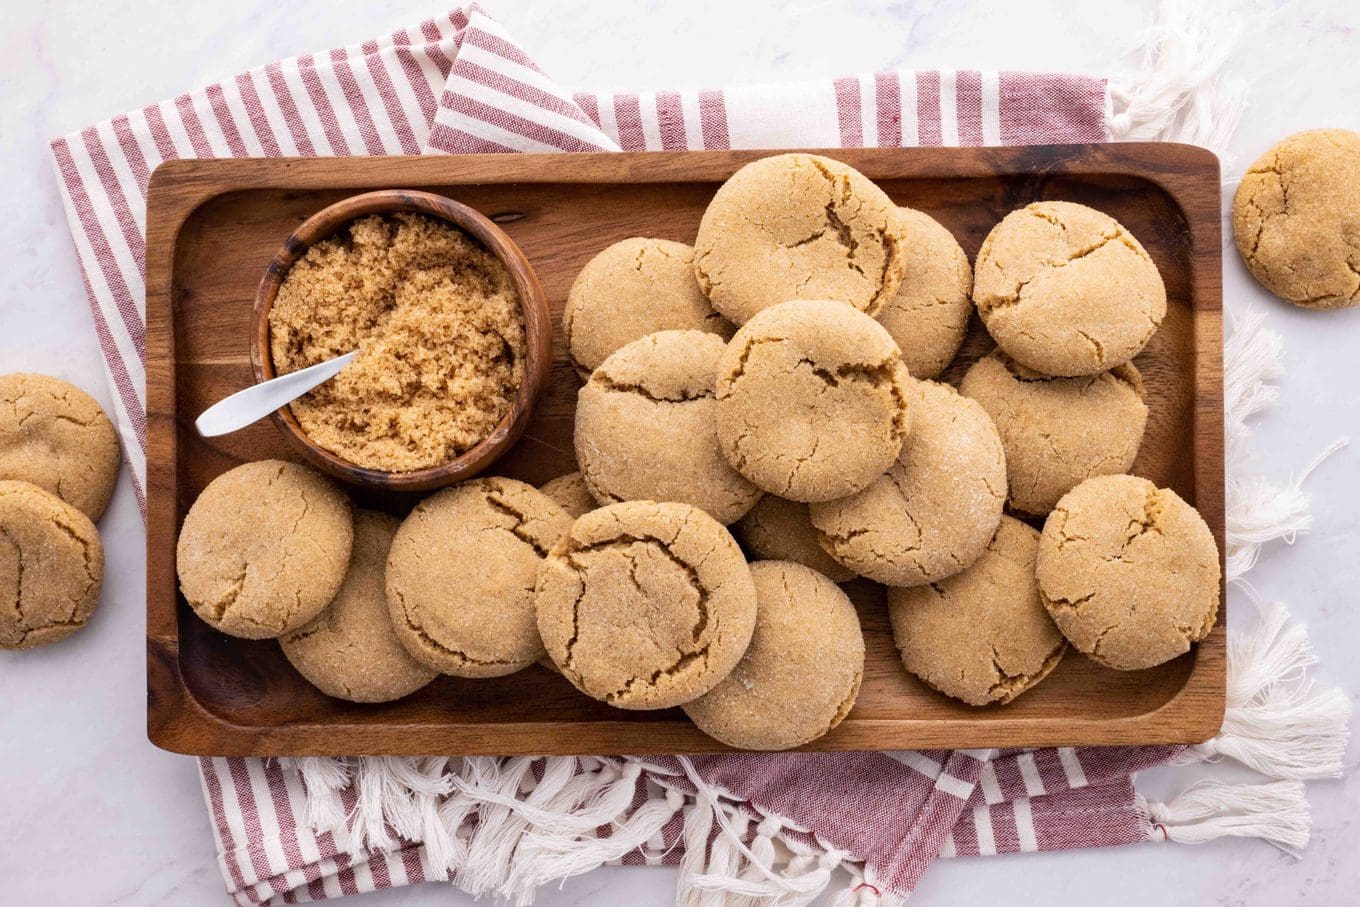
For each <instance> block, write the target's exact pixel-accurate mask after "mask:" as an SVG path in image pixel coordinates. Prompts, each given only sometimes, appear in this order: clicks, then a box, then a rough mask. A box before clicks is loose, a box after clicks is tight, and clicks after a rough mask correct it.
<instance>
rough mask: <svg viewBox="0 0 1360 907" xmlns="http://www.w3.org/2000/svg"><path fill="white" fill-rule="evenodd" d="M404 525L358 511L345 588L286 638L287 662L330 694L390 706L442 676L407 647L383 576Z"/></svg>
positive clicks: (282, 645)
mask: <svg viewBox="0 0 1360 907" xmlns="http://www.w3.org/2000/svg"><path fill="white" fill-rule="evenodd" d="M399 525H400V521H399V520H397V518H396V517H392V516H388V515H387V514H385V513H375V512H373V511H371V510H357V511H355V513H354V544H353V547H352V550H351V553H350V558H349V569H348V571H346V573H345V581H344V583H343V584H342V585H341V586H340V591H339V592H338V593H337V594H336V596H335V598H334V599H332V600H331V603H330V604H329V605H327V606H326V607H325V609H324V610H323V611H322V612H321V613H320V614H318V615H317V616H316V617H314V618H312V620H311V622H310V623H308V624H306V625H305V626H302V627H299V628H298V629H296V630H293V631H291V632H289V633H285V634H283V635H282V636H280V637H279V646H280V648H282V649H283V654H284V655H285V656H286V657H287V658H288V661H289V662H290V663H291V664H292V665H293V667H294V668H296V669H297V671H298V673H299V674H301V675H302V676H303V677H305V678H307V680H308V682H310V683H311V684H312V686H314V687H316V688H317V689H318V690H320V691H321V692H323V693H325V694H326V695H327V696H333V697H335V698H336V699H344V700H348V701H349V702H390V701H391V700H393V699H400V698H401V697H403V696H407V695H409V694H411V693H414V692H415V691H416V690H419V689H420V688H421V687H423V686H425V685H426V684H428V683H429V682H430V681H431V680H434V679H435V677H437V676H439V672H438V671H435V670H433V669H432V668H428V667H426V666H425V665H423V664H421V663H420V662H418V661H416V660H415V659H414V658H412V657H411V655H410V653H408V652H407V651H406V649H405V648H403V647H402V645H401V643H400V642H399V641H398V640H397V634H396V631H395V630H393V628H392V616H391V615H390V614H389V613H388V609H387V597H386V595H385V593H384V591H383V577H384V575H385V574H386V572H387V554H388V551H389V549H391V547H392V538H393V536H395V535H396V534H397V527H398V526H399Z"/></svg>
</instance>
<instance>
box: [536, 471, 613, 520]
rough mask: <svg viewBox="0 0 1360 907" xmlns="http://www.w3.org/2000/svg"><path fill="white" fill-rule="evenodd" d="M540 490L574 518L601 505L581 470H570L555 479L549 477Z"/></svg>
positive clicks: (539, 487)
mask: <svg viewBox="0 0 1360 907" xmlns="http://www.w3.org/2000/svg"><path fill="white" fill-rule="evenodd" d="M538 490H539V491H541V492H543V493H544V494H546V495H547V496H548V497H550V498H552V501H553V503H554V504H556V505H557V506H558V507H561V508H562V509H563V510H565V511H566V512H567V516H569V517H571V518H572V519H573V520H574V519H576V518H577V517H578V516H585V515H586V514H587V513H589V512H590V511H592V510H594V509H595V508H596V507H598V506H600V505H599V502H598V501H596V500H595V496H594V495H593V494H591V493H590V488H589V487H588V486H587V485H586V479H585V476H583V475H581V473H579V472H569V473H567V474H565V475H560V476H558V477H557V478H555V479H549V480H548V481H546V482H544V483H543V484H542V485H540V486H538Z"/></svg>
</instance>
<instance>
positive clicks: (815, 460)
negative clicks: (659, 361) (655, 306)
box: [717, 300, 910, 503]
mask: <svg viewBox="0 0 1360 907" xmlns="http://www.w3.org/2000/svg"><path fill="white" fill-rule="evenodd" d="M717 374H718V380H717V395H718V407H717V412H718V440H719V442H720V443H721V444H722V451H723V454H724V455H725V456H726V457H727V460H728V462H730V463H731V464H732V465H733V466H734V467H735V468H736V469H737V471H738V472H740V473H741V474H742V475H744V476H745V477H746V478H747V479H749V480H750V481H751V482H753V483H754V484H755V485H757V486H759V487H760V488H763V489H764V490H765V491H768V492H770V493H771V494H777V495H779V496H780V497H784V498H788V499H790V500H794V501H802V502H805V503H806V502H811V501H830V500H834V499H836V498H841V497H844V496H846V495H850V494H854V493H855V492H856V491H859V490H860V489H861V488H864V487H865V486H866V485H868V484H869V483H870V482H872V481H874V479H875V478H876V477H877V476H879V475H881V474H882V473H883V472H884V470H886V469H887V468H888V466H889V465H891V464H892V462H893V461H894V460H895V459H896V458H897V455H898V453H900V452H901V450H902V440H903V438H905V437H906V436H907V431H908V428H909V427H910V420H909V413H908V404H907V384H908V380H909V379H908V376H907V369H906V367H905V366H904V365H902V358H901V354H900V353H899V352H898V349H897V344H896V343H894V342H893V339H892V337H891V335H889V334H888V332H887V330H885V329H884V327H883V326H882V325H881V324H879V323H878V322H876V321H874V320H873V319H872V318H870V317H869V316H868V315H865V314H863V313H862V312H857V311H855V310H854V309H853V308H851V307H850V306H847V305H845V304H844V303H840V302H829V301H811V300H799V301H794V302H785V303H781V304H779V305H776V306H772V307H770V308H768V309H765V310H763V311H762V312H760V314H758V315H756V316H755V317H754V318H752V319H751V320H750V321H749V322H747V323H746V325H744V326H743V327H742V328H740V329H739V330H738V331H737V333H736V335H735V336H734V337H733V338H732V342H731V343H729V344H728V345H727V349H726V350H725V351H724V352H723V354H722V358H721V360H720V361H719V363H718V372H717Z"/></svg>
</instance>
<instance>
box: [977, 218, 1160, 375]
mask: <svg viewBox="0 0 1360 907" xmlns="http://www.w3.org/2000/svg"><path fill="white" fill-rule="evenodd" d="M973 300H974V302H976V303H977V310H978V314H979V315H981V316H982V323H983V324H985V325H986V326H987V331H988V333H990V334H991V335H992V339H993V340H995V341H996V342H997V345H998V346H1000V347H1001V349H1003V350H1005V351H1006V353H1007V354H1008V355H1009V356H1010V357H1011V358H1012V359H1014V360H1015V361H1016V362H1019V363H1020V364H1021V365H1024V366H1027V367H1028V368H1032V369H1034V370H1035V371H1039V372H1043V373H1044V374H1046V375H1061V376H1073V375H1094V374H1096V373H1097V372H1104V371H1108V370H1109V369H1112V368H1114V367H1115V366H1117V365H1122V364H1124V363H1125V362H1128V361H1129V360H1130V359H1132V358H1133V357H1134V356H1135V355H1137V353H1138V352H1139V350H1141V349H1142V348H1143V346H1144V345H1145V344H1146V343H1147V342H1148V339H1149V338H1150V337H1151V336H1152V335H1153V333H1154V332H1155V331H1156V330H1157V326H1158V325H1159V324H1161V321H1162V318H1163V317H1165V315H1166V287H1165V285H1164V284H1163V283H1162V275H1161V273H1160V272H1158V270H1157V265H1156V264H1154V263H1153V261H1152V258H1151V257H1149V256H1148V253H1147V251H1146V250H1145V249H1144V248H1143V247H1142V246H1141V245H1140V244H1139V243H1138V240H1136V239H1134V238H1133V234H1131V233H1129V231H1128V230H1126V229H1124V227H1123V226H1122V225H1121V224H1120V223H1119V222H1118V221H1116V220H1115V219H1114V218H1112V217H1110V216H1109V215H1107V214H1102V213H1101V212H1099V211H1096V210H1095V209H1093V208H1088V207H1086V206H1085V205H1078V204H1074V203H1073V202H1035V203H1034V204H1032V205H1027V206H1025V207H1024V208H1021V209H1020V210H1018V211H1012V212H1011V213H1010V214H1008V215H1006V217H1005V219H1003V220H1002V221H1001V223H999V224H997V225H996V226H995V227H994V228H993V229H992V232H991V233H989V234H988V235H987V239H986V240H984V241H983V243H982V248H981V249H980V250H978V256H977V264H976V266H975V268H974V279H973Z"/></svg>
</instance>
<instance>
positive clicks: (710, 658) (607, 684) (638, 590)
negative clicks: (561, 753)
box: [534, 501, 756, 709]
mask: <svg viewBox="0 0 1360 907" xmlns="http://www.w3.org/2000/svg"><path fill="white" fill-rule="evenodd" d="M534 602H535V606H536V608H537V610H538V629H539V632H540V634H541V635H542V637H543V644H544V646H545V647H546V648H547V650H548V655H550V656H551V657H552V660H553V662H554V663H556V665H557V666H558V668H560V669H561V671H562V675H563V676H564V677H566V678H567V679H568V680H569V681H571V683H572V684H573V685H574V686H576V688H577V689H579V690H581V692H583V693H585V694H586V695H588V696H592V697H594V698H595V699H599V700H602V701H604V702H607V703H609V704H610V705H614V706H618V707H619V708H624V709H664V708H669V707H671V706H676V705H681V704H682V703H685V702H689V701H690V700H692V699H695V698H697V697H699V696H702V695H703V694H704V693H707V692H708V691H709V690H711V689H712V688H713V687H714V686H716V685H717V684H718V682H719V681H721V680H722V679H723V678H724V677H726V676H727V674H728V672H729V671H731V670H732V668H733V667H734V666H735V665H736V663H737V661H738V660H740V659H741V656H742V653H743V652H745V651H746V646H747V645H748V644H749V643H750V641H751V632H752V629H753V628H754V627H755V620H756V590H755V585H754V583H753V582H752V580H751V569H750V567H748V566H747V564H746V559H745V558H743V557H742V554H741V549H740V548H738V547H737V543H736V540H735V539H733V538H732V536H731V534H729V533H728V531H727V530H726V529H725V528H724V527H723V526H722V524H720V523H718V522H717V521H716V520H714V519H713V518H712V517H710V516H709V515H708V514H706V513H704V512H703V511H702V510H699V509H698V508H697V507H691V506H690V505H688V504H674V503H664V504H658V503H656V502H653V501H627V502H625V503H622V504H611V505H610V506H608V507H602V508H600V509H599V510H595V511H592V512H590V513H588V514H586V515H585V516H583V517H581V518H580V519H579V520H577V521H576V522H575V523H573V524H572V526H571V531H570V532H568V533H567V535H566V537H565V538H563V539H562V541H561V542H559V543H558V544H557V545H556V547H554V548H553V550H552V553H551V554H549V555H548V557H547V559H546V560H545V561H544V563H543V569H542V570H540V571H539V574H538V590H537V593H536V595H535V599H534Z"/></svg>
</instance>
